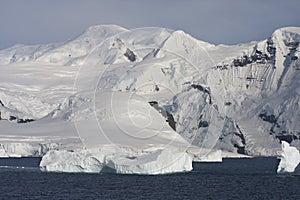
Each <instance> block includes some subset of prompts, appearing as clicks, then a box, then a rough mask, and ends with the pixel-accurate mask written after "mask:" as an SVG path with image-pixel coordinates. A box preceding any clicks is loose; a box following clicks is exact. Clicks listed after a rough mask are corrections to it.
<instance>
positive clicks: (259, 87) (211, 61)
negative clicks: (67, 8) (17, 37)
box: [0, 25, 300, 173]
mask: <svg viewBox="0 0 300 200" xmlns="http://www.w3.org/2000/svg"><path fill="white" fill-rule="evenodd" d="M299 42H300V28H297V27H288V28H283V29H279V30H276V31H275V32H274V33H273V35H272V36H271V37H270V38H268V39H266V40H264V41H259V42H251V43H247V44H240V45H234V46H226V45H212V44H209V43H206V42H203V41H199V40H197V39H195V38H193V37H192V36H190V35H188V34H186V33H184V32H183V31H171V30H167V29H163V28H143V29H136V30H127V29H124V28H122V27H118V26H114V25H105V26H94V27H91V28H89V29H87V30H86V31H85V32H84V33H83V34H82V35H80V36H78V37H77V38H75V39H74V40H71V41H68V42H66V43H64V44H59V45H45V46H39V47H24V46H22V47H20V48H18V47H16V46H15V47H13V48H10V49H7V50H2V51H0V55H1V56H0V70H1V73H0V85H1V86H0V112H1V117H2V118H3V119H6V120H8V121H6V120H1V121H0V127H1V132H0V134H1V135H2V136H1V138H2V140H1V144H10V143H13V142H14V144H15V142H17V141H18V139H20V138H23V139H24V138H26V137H28V138H27V139H28V140H27V139H26V140H27V141H30V137H37V138H38V137H39V136H40V139H41V141H40V143H41V144H51V143H55V144H57V145H58V146H61V148H57V149H63V148H65V149H70V145H67V142H66V141H68V142H70V141H71V142H73V143H75V144H76V145H75V146H76V147H75V148H74V149H78V148H79V149H80V148H82V147H83V146H84V147H85V148H87V149H88V150H89V151H90V152H93V154H94V157H97V159H98V160H99V161H100V162H101V163H102V164H104V165H105V164H107V165H110V166H111V167H113V168H115V170H116V171H118V170H121V169H124V170H125V171H124V172H128V173H129V172H130V173H133V171H135V170H136V168H135V167H133V166H144V165H141V160H143V161H145V156H146V155H145V154H147V156H146V157H147V159H146V160H147V161H149V162H150V163H151V160H153V159H154V160H160V159H161V157H160V155H164V156H167V157H168V155H169V153H168V152H173V150H174V149H173V147H174V146H175V147H176V148H175V149H180V148H181V147H182V146H183V147H184V148H183V149H185V150H183V152H188V153H189V155H190V156H192V157H194V159H196V157H197V159H200V160H201V158H202V159H203V158H204V157H205V156H206V154H207V152H209V151H210V150H213V151H216V150H219V149H221V150H223V151H228V152H233V153H243V154H247V155H254V156H258V155H264V156H270V155H278V154H279V151H280V140H286V141H288V142H292V144H293V146H296V147H298V148H299V147H300V142H299V137H300V125H299V123H298V122H299V120H300V114H299V113H300V112H299V94H300V89H299V80H300V79H299V78H300V77H299V76H300V75H299V72H300V70H299V69H300V63H299V59H298V58H299ZM20 52H21V53H20ZM14 54H15V55H16V56H15V57H16V58H17V59H12V57H14V56H13V55H14ZM33 55H34V56H33ZM133 96H134V98H133V100H134V101H133V102H135V103H132V102H131V100H132V98H131V97H133ZM135 98H137V99H135ZM116 100H117V101H116ZM114 102H117V104H116V105H114ZM122 102H124V104H122ZM128 102H129V103H128ZM149 102H150V103H149ZM115 108H117V109H119V110H117V111H116V110H114V109H115ZM114 112H116V113H117V114H115V115H113V113H114ZM147 112H150V113H151V114H150V115H147V114H146V115H145V113H147ZM153 112H154V113H156V114H154V113H153ZM114 116H117V117H114ZM128 120H129V121H128ZM132 120H133V121H132ZM147 120H150V121H151V123H150V126H149V127H148V128H145V125H147V123H146V124H145V122H147ZM9 122H10V123H9ZM24 122H27V123H25V124H24ZM160 122H163V124H166V125H167V126H168V128H167V130H163V129H161V124H160ZM169 125H170V127H169ZM51 126H53V127H55V128H53V129H51V128H49V127H51ZM20 127H22V128H20ZM99 127H100V132H101V133H104V134H102V136H99V135H98V133H99ZM139 130H140V131H142V133H143V134H144V136H143V137H146V138H148V139H147V140H142V139H141V138H138V141H135V139H134V138H132V137H127V136H128V133H130V134H133V133H136V132H137V133H139ZM31 131H32V134H30V132H31ZM157 132H159V133H160V134H159V135H160V136H159V137H154V138H152V137H150V136H152V135H153V134H154V133H157ZM130 134H129V135H130ZM100 135H101V134H100ZM126 135H127V136H126ZM51 136H53V138H51ZM54 136H55V137H54ZM131 136H132V135H131ZM107 138H108V139H109V140H108V141H107V140H106V139H107ZM166 138H167V139H166ZM165 139H166V140H165ZM110 140H112V141H110ZM23 141H24V140H23ZM60 141H61V142H60ZM103 141H106V142H103ZM172 141H175V143H176V144H180V145H173V142H172ZM109 142H111V143H114V144H118V146H119V147H118V148H122V150H121V152H123V154H122V155H119V154H118V153H117V152H118V151H119V149H118V148H117V150H116V149H114V148H112V146H109V147H107V146H105V145H107V144H108V143H109ZM169 142H171V144H172V145H171V147H170V149H169V145H167V146H165V144H169ZM111 143H109V144H111ZM99 144H100V146H101V145H104V146H101V148H102V150H103V151H104V152H106V153H105V154H106V156H108V155H109V156H108V157H107V158H105V159H103V154H97V153H95V151H98V150H95V148H96V149H97V145H99ZM151 145H154V147H153V149H152V150H151V151H149V150H146V151H145V149H148V148H150V146H151ZM128 146H130V150H128ZM179 146H181V147H180V148H179ZM6 147H7V146H6ZM7 148H11V147H7ZM7 148H6V149H7ZM161 148H162V149H165V150H166V152H164V151H162V152H161ZM47 149H53V148H52V147H51V148H50V147H49V148H48V146H47ZM74 149H73V150H74ZM124 149H126V150H124ZM132 151H137V152H138V153H135V154H133V155H131V154H132ZM5 152H6V154H5ZM7 152H8V151H4V154H5V155H7ZM108 152H110V153H108ZM130 152H131V153H130ZM145 152H146V153H145ZM149 152H151V153H150V154H149V155H148V153H149ZM158 152H160V153H158ZM163 152H164V153H163ZM176 152H177V151H176ZM176 152H175V153H176ZM126 156H127V157H128V156H129V157H130V158H131V156H133V157H136V159H133V160H134V161H132V160H131V161H130V158H127V160H126V159H125V158H126ZM139 156H142V157H139ZM108 158H111V159H108ZM124 159H125V160H124ZM128 159H129V160H128ZM182 159H183V160H189V159H188V158H187V157H185V155H184V157H182ZM130 163H131V164H130ZM156 164H157V163H156ZM156 164H153V165H152V164H150V165H151V166H156ZM177 167H178V166H177ZM171 168H172V167H171ZM171 168H167V169H171ZM175 168H176V167H175ZM179 168H180V169H181V170H184V169H190V168H189V166H188V164H187V165H185V166H180V167H179ZM172 169H173V168H172ZM132 170H133V171H132ZM145 170H149V169H145ZM151 170H152V171H153V173H157V171H156V170H155V169H154V168H152V169H151ZM121 171H122V170H121ZM144 172H145V171H140V173H144ZM165 172H166V173H168V172H170V171H168V170H166V171H165Z"/></svg>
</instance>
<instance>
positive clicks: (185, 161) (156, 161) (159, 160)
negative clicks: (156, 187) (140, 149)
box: [107, 149, 193, 175]
mask: <svg viewBox="0 0 300 200" xmlns="http://www.w3.org/2000/svg"><path fill="white" fill-rule="evenodd" d="M107 166H108V167H110V168H112V169H114V170H115V171H116V173H120V174H149V175H150V174H151V175H155V174H169V173H178V172H187V171H191V170H192V169H193V166H192V158H191V156H190V155H189V154H188V153H186V152H184V151H183V152H182V151H179V150H177V149H159V150H156V151H153V152H149V153H146V154H143V155H141V156H137V157H117V158H116V157H115V158H112V159H110V160H108V161H107Z"/></svg>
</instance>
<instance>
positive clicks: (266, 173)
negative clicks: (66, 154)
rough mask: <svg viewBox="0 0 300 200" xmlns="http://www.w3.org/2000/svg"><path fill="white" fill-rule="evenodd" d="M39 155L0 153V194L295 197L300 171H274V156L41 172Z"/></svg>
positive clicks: (298, 193)
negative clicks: (176, 167)
mask: <svg viewBox="0 0 300 200" xmlns="http://www.w3.org/2000/svg"><path fill="white" fill-rule="evenodd" d="M39 161H40V159H39V158H22V159H11V158H10V159H0V166H1V167H0V199H84V200H87V199H235V200H238V199H300V175H277V174H276V168H277V165H278V162H279V161H278V160H277V159H276V158H254V159H224V161H223V163H194V166H193V167H194V170H193V171H192V172H189V173H178V174H169V175H158V176H149V175H148V176H142V175H119V174H68V173H44V172H41V171H40V170H39V168H38V165H39Z"/></svg>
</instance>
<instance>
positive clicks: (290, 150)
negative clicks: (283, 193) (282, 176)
mask: <svg viewBox="0 0 300 200" xmlns="http://www.w3.org/2000/svg"><path fill="white" fill-rule="evenodd" d="M281 148H282V153H281V156H280V159H281V160H280V163H279V165H278V168H277V173H292V172H294V171H295V169H296V167H297V166H298V164H299V163H300V153H299V150H298V149H297V148H296V147H291V146H290V145H289V143H287V142H285V141H282V143H281Z"/></svg>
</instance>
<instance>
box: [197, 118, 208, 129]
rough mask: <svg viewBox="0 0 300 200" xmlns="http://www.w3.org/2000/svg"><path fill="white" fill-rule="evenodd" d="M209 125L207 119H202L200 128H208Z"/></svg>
mask: <svg viewBox="0 0 300 200" xmlns="http://www.w3.org/2000/svg"><path fill="white" fill-rule="evenodd" d="M208 126H209V123H208V122H207V121H204V120H201V121H200V122H199V124H198V128H201V127H202V128H206V127H208Z"/></svg>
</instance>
